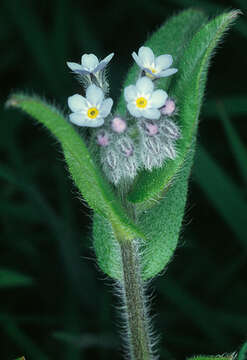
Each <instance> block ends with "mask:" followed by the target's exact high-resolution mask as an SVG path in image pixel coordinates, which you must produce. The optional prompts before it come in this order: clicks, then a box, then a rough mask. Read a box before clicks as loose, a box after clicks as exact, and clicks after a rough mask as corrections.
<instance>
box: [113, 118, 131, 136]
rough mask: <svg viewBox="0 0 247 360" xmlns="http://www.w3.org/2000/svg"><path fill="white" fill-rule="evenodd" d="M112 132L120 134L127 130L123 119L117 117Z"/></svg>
mask: <svg viewBox="0 0 247 360" xmlns="http://www.w3.org/2000/svg"><path fill="white" fill-rule="evenodd" d="M111 126H112V130H113V131H115V132H116V133H118V134H121V133H123V132H124V131H125V130H126V127H127V125H126V122H125V120H123V119H122V118H121V117H119V116H116V117H115V118H114V119H113V120H112V123H111Z"/></svg>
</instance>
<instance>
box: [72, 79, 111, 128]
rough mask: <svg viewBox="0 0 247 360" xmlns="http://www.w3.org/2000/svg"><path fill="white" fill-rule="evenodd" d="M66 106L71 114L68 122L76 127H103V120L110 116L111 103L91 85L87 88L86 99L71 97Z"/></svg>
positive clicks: (97, 88) (109, 99)
mask: <svg viewBox="0 0 247 360" xmlns="http://www.w3.org/2000/svg"><path fill="white" fill-rule="evenodd" d="M68 105H69V108H70V110H71V111H72V114H70V115H69V118H70V121H71V122H72V123H73V124H76V125H78V126H89V127H98V126H101V125H103V123H104V118H105V117H107V116H108V115H109V114H110V111H111V108H112V105H113V101H112V99H111V98H108V99H104V93H103V91H102V90H101V89H100V88H99V87H97V86H96V85H94V84H92V85H90V86H89V87H88V88H87V91H86V98H85V97H83V96H81V95H78V94H76V95H73V96H70V97H69V98H68Z"/></svg>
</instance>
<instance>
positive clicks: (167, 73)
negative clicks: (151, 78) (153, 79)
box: [159, 68, 178, 77]
mask: <svg viewBox="0 0 247 360" xmlns="http://www.w3.org/2000/svg"><path fill="white" fill-rule="evenodd" d="M177 71H178V69H175V68H171V69H167V70H164V71H161V72H160V73H159V77H167V76H170V75H173V74H175V73H176V72H177Z"/></svg>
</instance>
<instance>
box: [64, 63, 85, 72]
mask: <svg viewBox="0 0 247 360" xmlns="http://www.w3.org/2000/svg"><path fill="white" fill-rule="evenodd" d="M66 64H67V66H68V67H69V68H70V70H72V71H81V70H82V66H81V65H80V64H77V63H74V62H69V61H67V62H66Z"/></svg>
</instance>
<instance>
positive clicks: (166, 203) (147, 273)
mask: <svg viewBox="0 0 247 360" xmlns="http://www.w3.org/2000/svg"><path fill="white" fill-rule="evenodd" d="M193 154H194V153H193V151H191V153H190V154H189V157H188V159H187V161H186V162H185V164H184V166H183V169H182V170H181V171H180V174H179V176H178V177H177V179H176V181H175V182H174V183H173V184H172V185H171V186H170V188H169V189H168V190H167V192H166V194H165V195H164V197H163V199H162V200H160V201H159V202H158V203H157V204H156V205H155V206H153V207H152V208H151V209H149V210H145V211H144V212H142V211H141V212H140V214H139V216H137V218H138V219H139V220H137V224H138V227H139V228H140V229H141V230H142V231H143V232H144V233H145V234H148V237H147V239H144V240H143V241H142V242H141V249H140V250H141V251H140V253H141V254H142V255H141V263H142V277H143V279H144V280H147V279H150V278H152V277H154V276H155V275H156V274H158V273H159V272H160V271H162V270H163V269H164V267H165V266H166V265H167V264H168V262H169V261H170V259H171V257H172V256H173V252H174V250H175V249H176V246H177V242H178V236H179V231H180V227H181V222H182V218H183V213H184V206H185V203H186V198H187V188H188V177H189V174H190V169H191V164H192V159H193ZM174 204H175V205H176V206H174ZM157 214H158V216H157ZM93 237H94V249H95V252H96V256H97V258H98V263H99V266H100V268H101V269H102V270H103V271H104V272H105V273H106V274H108V275H109V276H111V277H113V278H115V279H119V278H120V277H121V256H120V249H119V245H118V244H117V242H116V240H115V239H114V234H113V233H112V231H111V227H110V224H109V223H108V222H107V220H106V219H104V218H103V217H100V216H98V215H96V216H95V217H94V223H93Z"/></svg>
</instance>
